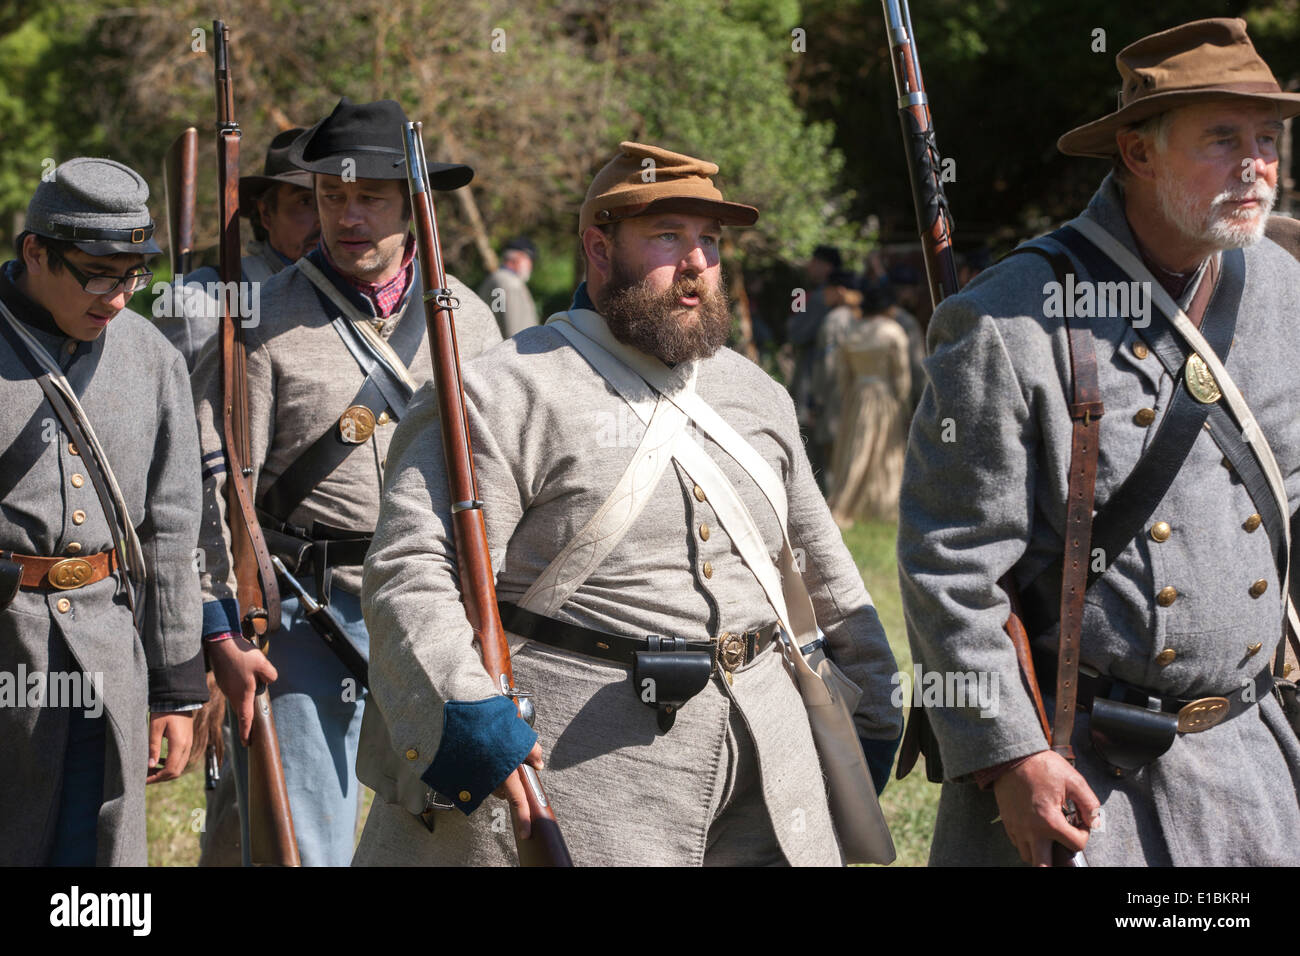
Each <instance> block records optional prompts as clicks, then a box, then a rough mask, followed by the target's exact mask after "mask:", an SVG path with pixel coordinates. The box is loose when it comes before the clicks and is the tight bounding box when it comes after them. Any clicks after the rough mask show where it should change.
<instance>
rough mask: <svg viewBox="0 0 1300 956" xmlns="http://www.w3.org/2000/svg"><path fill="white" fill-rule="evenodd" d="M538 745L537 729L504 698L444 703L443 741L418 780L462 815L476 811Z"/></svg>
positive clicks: (511, 702) (508, 699)
mask: <svg viewBox="0 0 1300 956" xmlns="http://www.w3.org/2000/svg"><path fill="white" fill-rule="evenodd" d="M536 742H537V731H535V730H533V728H531V727H529V726H528V724H527V723H526V722H525V721H524V720H523V718H521V717H520V716H519V713H518V711H517V710H516V709H515V705H514V702H513V701H512V700H510V698H508V697H489V698H487V699H486V700H449V701H447V703H446V704H444V705H443V708H442V743H441V745H440V746H439V747H438V753H437V754H436V755H435V756H434V758H433V764H432V765H431V766H430V767H429V769H428V770H426V771H425V772H424V775H423V776H422V777H421V778H420V779H422V780H423V781H424V782H425V783H427V784H428V785H429V786H431V787H433V789H434V790H437V791H438V792H439V793H440V794H442V795H443V796H444V797H446V798H447V799H448V800H450V801H451V802H452V803H454V804H455V805H456V806H457V807H458V808H459V809H460V811H461V812H462V813H464V814H465V815H466V816H468V815H469V814H471V813H473V812H474V811H475V810H476V809H478V805H479V804H480V803H482V802H483V801H484V800H485V799H487V797H488V796H489V795H490V794H491V793H492V791H493V790H495V789H496V788H497V787H499V786H501V784H502V782H503V781H504V780H505V779H506V777H508V776H510V774H511V773H512V772H513V771H514V769H515V768H516V767H518V766H519V765H520V764H521V763H523V762H524V758H525V757H527V756H528V751H530V750H532V749H533V744H535V743H536Z"/></svg>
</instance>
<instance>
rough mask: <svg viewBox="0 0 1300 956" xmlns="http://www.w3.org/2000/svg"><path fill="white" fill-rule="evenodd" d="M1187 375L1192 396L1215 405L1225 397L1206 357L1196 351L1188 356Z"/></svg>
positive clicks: (1207, 403) (1203, 402) (1205, 403)
mask: <svg viewBox="0 0 1300 956" xmlns="http://www.w3.org/2000/svg"><path fill="white" fill-rule="evenodd" d="M1185 377H1186V379H1187V390H1188V391H1189V392H1191V393H1192V398H1194V399H1196V400H1197V401H1198V402H1200V403H1201V404H1203V405H1213V404H1214V403H1215V402H1217V401H1218V400H1219V399H1221V398H1222V397H1223V392H1221V391H1220V390H1219V383H1218V382H1216V381H1215V380H1214V375H1213V373H1211V372H1210V367H1209V366H1208V365H1206V364H1205V359H1203V358H1201V357H1200V356H1199V355H1197V354H1196V353H1195V352H1193V353H1192V354H1191V355H1190V356H1188V358H1187V365H1186V375H1185Z"/></svg>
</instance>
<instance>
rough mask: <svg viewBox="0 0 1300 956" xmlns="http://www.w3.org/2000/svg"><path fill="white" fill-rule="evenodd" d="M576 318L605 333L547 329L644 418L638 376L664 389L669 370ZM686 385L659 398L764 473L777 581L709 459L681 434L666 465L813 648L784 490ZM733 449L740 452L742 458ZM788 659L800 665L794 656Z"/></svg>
mask: <svg viewBox="0 0 1300 956" xmlns="http://www.w3.org/2000/svg"><path fill="white" fill-rule="evenodd" d="M575 317H576V318H578V319H579V321H580V322H581V323H582V324H583V325H585V326H587V327H588V328H589V329H592V328H593V326H594V327H595V328H594V329H593V330H595V329H604V322H603V321H601V320H600V319H599V316H595V315H594V313H587V314H586V315H585V316H584V315H582V314H581V313H580V312H579V310H574V311H573V312H570V313H568V315H567V316H559V315H557V316H553V317H552V319H551V320H550V321H548V323H547V324H548V325H550V326H551V327H553V328H554V329H555V330H556V331H558V332H559V333H560V334H561V335H563V336H564V337H565V338H566V339H568V341H569V343H570V344H571V345H573V347H574V348H575V349H576V350H577V351H578V352H579V353H580V354H581V355H582V356H583V357H584V358H586V359H587V361H588V362H590V363H591V365H592V366H593V367H594V368H595V369H596V371H597V372H599V373H600V374H601V375H602V376H603V377H604V378H605V379H606V381H608V382H609V383H610V384H611V385H613V386H614V388H615V389H616V390H617V391H618V392H619V394H620V395H622V396H623V398H624V400H626V401H627V402H628V404H629V405H631V406H632V408H633V410H634V411H635V412H637V414H638V415H644V408H645V405H644V402H638V401H637V399H638V398H640V397H641V396H640V395H639V393H640V392H641V390H643V389H644V388H645V385H646V379H645V378H644V376H643V374H642V373H646V374H649V375H651V376H652V377H653V378H655V379H658V383H659V384H662V385H663V386H664V387H665V388H668V387H671V386H672V385H673V384H675V383H674V382H673V381H672V380H673V378H674V377H677V373H676V371H675V370H671V371H670V370H669V369H668V368H667V366H663V365H662V363H656V362H655V361H654V360H653V359H651V358H649V357H648V356H645V355H643V354H641V353H639V352H636V351H635V350H633V349H630V348H628V347H627V346H625V345H623V344H622V343H621V342H618V341H617V340H613V337H612V336H609V337H608V339H609V340H607V341H604V342H601V343H600V344H597V343H596V342H595V341H593V340H592V338H590V337H589V336H587V335H586V334H585V333H584V332H583V331H582V330H579V329H578V328H577V326H576V325H575V323H574V322H573V321H572V320H573V319H574V318H575ZM592 318H594V319H595V320H596V323H593V322H592V321H591V319H592ZM602 338H604V336H602ZM615 350H616V352H615ZM611 352H615V354H611ZM656 364H658V365H660V366H661V369H656V368H655V367H654V366H655V365H656ZM634 369H635V370H634ZM649 384H650V385H651V386H656V382H654V381H650V383H649ZM693 385H694V368H692V370H691V375H690V379H689V381H688V383H687V384H686V387H676V388H674V389H673V390H672V391H664V392H661V393H660V394H661V395H662V397H663V398H665V399H667V400H668V401H669V402H671V403H672V404H673V405H674V406H676V407H677V408H678V409H679V410H682V411H685V410H686V409H688V408H689V409H690V412H687V414H688V415H689V416H690V417H691V418H692V420H694V421H695V423H696V424H697V425H700V426H701V428H703V427H704V426H703V425H701V423H700V421H699V420H698V419H696V418H695V415H696V414H701V417H705V418H706V420H707V421H708V424H709V425H710V426H711V428H712V431H711V433H710V435H709V437H710V438H712V439H713V440H714V441H715V442H717V443H718V444H719V446H720V447H722V448H723V449H724V450H725V451H726V452H727V453H728V454H729V455H730V456H731V457H732V458H734V459H736V460H737V461H738V462H739V461H741V460H742V459H751V458H752V459H757V460H758V461H759V462H760V463H761V467H757V468H756V469H755V470H757V471H760V472H762V473H765V476H767V477H766V480H765V481H763V482H761V483H760V487H762V485H763V484H766V485H768V487H766V488H763V491H764V496H765V497H767V498H768V500H769V502H770V503H771V504H772V507H773V511H774V513H775V514H776V515H777V518H778V523H779V525H780V527H781V536H782V554H781V559H780V573H778V570H777V565H775V564H773V562H772V559H771V556H770V554H769V553H768V551H767V547H766V545H765V544H764V541H763V537H762V534H761V533H760V532H759V530H758V527H757V525H756V524H755V522H754V519H753V516H752V515H750V513H749V510H748V509H747V508H746V507H745V504H744V502H743V501H742V500H741V498H740V495H739V494H738V493H737V492H736V489H735V488H734V486H732V484H731V482H730V481H729V480H728V479H727V476H726V475H725V474H724V473H723V472H722V470H721V469H720V468H719V467H718V466H717V463H716V462H714V461H713V459H712V458H711V457H709V455H708V453H707V452H705V451H704V450H703V449H702V448H700V446H699V445H698V444H697V443H696V442H695V441H694V439H693V438H691V437H690V435H689V434H688V433H686V432H682V433H681V434H679V435H678V437H677V440H676V444H675V446H674V449H673V454H672V457H673V458H674V459H675V460H676V461H677V462H678V464H680V465H681V466H682V468H683V470H685V471H686V473H687V474H688V475H690V477H691V479H692V480H693V481H694V482H695V483H696V484H698V485H699V486H700V487H701V488H702V489H703V490H704V493H705V497H706V498H707V499H708V501H709V503H710V504H711V505H712V506H713V509H714V511H715V513H716V514H717V516H718V521H719V523H720V524H721V525H722V527H723V529H724V530H725V531H726V532H727V534H728V536H729V537H730V538H731V539H732V541H733V543H734V544H735V545H736V550H737V551H738V552H740V556H741V560H742V561H744V563H745V565H746V566H747V567H748V568H749V569H750V572H751V573H752V574H753V575H754V577H755V579H756V580H757V581H758V584H759V586H760V587H761V588H762V589H763V593H764V595H765V596H766V597H767V601H768V603H769V604H770V605H771V607H772V610H773V613H774V614H775V615H776V618H777V622H778V623H779V624H780V625H781V628H782V630H784V631H785V633H786V634H789V635H793V636H795V637H796V638H797V639H798V641H799V643H800V644H804V643H807V642H810V641H813V640H815V639H816V637H817V622H816V618H815V615H814V614H813V608H812V600H811V598H810V597H809V596H808V591H807V588H806V587H805V586H804V583H803V576H802V575H801V574H800V573H799V571H798V570H797V568H796V564H795V559H794V553H793V549H792V548H791V546H790V537H789V533H788V530H787V527H786V520H785V518H786V511H787V505H786V497H785V492H784V489H783V488H781V486H780V483H779V481H778V480H777V479H776V475H775V474H774V473H773V472H772V470H771V468H770V466H768V464H767V462H765V461H763V460H762V457H761V456H760V455H759V454H758V453H757V452H756V451H754V450H753V448H752V446H750V445H749V443H748V442H746V441H745V440H744V439H743V438H741V437H740V435H738V434H737V433H736V432H735V430H734V429H733V428H731V426H730V425H726V423H725V422H723V421H722V418H721V416H719V415H718V414H717V413H716V412H714V411H713V409H712V408H709V407H708V404H707V403H706V402H705V401H704V400H703V399H702V398H700V397H699V396H698V395H696V394H695V393H694V392H693V391H689V389H690V388H692V387H693ZM701 408H707V409H708V412H707V413H700V409H701ZM710 416H711V417H710ZM643 420H644V418H643ZM715 433H716V434H715ZM719 437H721V439H722V440H721V441H719ZM724 442H725V443H726V444H724ZM728 446H731V447H728ZM740 446H744V450H742V449H741V447H740ZM742 466H743V465H742ZM746 470H747V471H748V470H749V469H746ZM750 474H751V476H752V475H753V472H750ZM549 570H550V569H549V568H548V571H549ZM570 593H571V592H570ZM794 656H796V657H799V658H800V660H802V656H801V655H794Z"/></svg>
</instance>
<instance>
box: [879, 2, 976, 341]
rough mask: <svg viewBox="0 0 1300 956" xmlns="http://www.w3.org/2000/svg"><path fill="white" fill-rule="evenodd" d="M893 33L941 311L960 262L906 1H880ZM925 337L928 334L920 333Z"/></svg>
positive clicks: (903, 118) (915, 186)
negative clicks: (954, 251) (942, 302)
mask: <svg viewBox="0 0 1300 956" xmlns="http://www.w3.org/2000/svg"><path fill="white" fill-rule="evenodd" d="M881 3H882V4H883V6H884V8H885V25H886V27H887V28H888V30H889V53H890V56H889V59H890V63H892V64H893V67H894V88H895V90H896V91H897V92H898V119H899V122H900V123H901V124H902V127H903V145H904V146H905V147H906V149H907V157H908V163H907V175H908V179H909V180H910V181H911V184H912V204H913V206H914V207H915V208H916V225H917V229H918V230H919V232H920V235H921V248H922V251H923V252H924V254H925V274H926V277H927V278H928V280H929V284H930V301H931V302H933V303H934V305H935V307H936V308H937V307H938V305H939V303H940V302H941V301H943V299H944V298H946V297H947V296H950V295H952V294H953V293H954V292H956V291H957V263H956V260H955V259H954V258H953V254H952V232H953V225H952V215H951V214H950V213H949V211H948V198H947V196H945V195H944V191H943V178H942V172H941V170H942V166H943V164H942V162H941V160H940V158H939V146H938V143H937V141H936V140H935V135H934V121H933V120H932V119H931V118H930V99H929V97H928V96H927V95H926V92H925V82H924V80H922V78H921V63H920V61H919V60H918V59H917V56H916V42H915V41H914V39H913V37H912V13H911V11H910V10H909V9H908V8H907V0H881ZM921 331H922V332H923V333H924V331H925V329H924V328H923V329H922V330H921Z"/></svg>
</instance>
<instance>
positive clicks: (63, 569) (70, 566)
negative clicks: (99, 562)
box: [47, 558, 95, 591]
mask: <svg viewBox="0 0 1300 956" xmlns="http://www.w3.org/2000/svg"><path fill="white" fill-rule="evenodd" d="M94 576H95V569H94V568H93V567H92V566H91V564H90V562H89V561H87V560H85V559H84V558H64V559H63V560H62V561H59V562H58V563H56V564H53V565H51V566H50V570H49V573H48V574H47V577H48V578H49V580H50V586H51V587H55V588H58V589H59V590H60V591H71V590H72V589H73V588H79V587H81V586H82V585H83V584H85V583H86V582H88V581H89V580H90V579H91V578H92V577H94Z"/></svg>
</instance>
